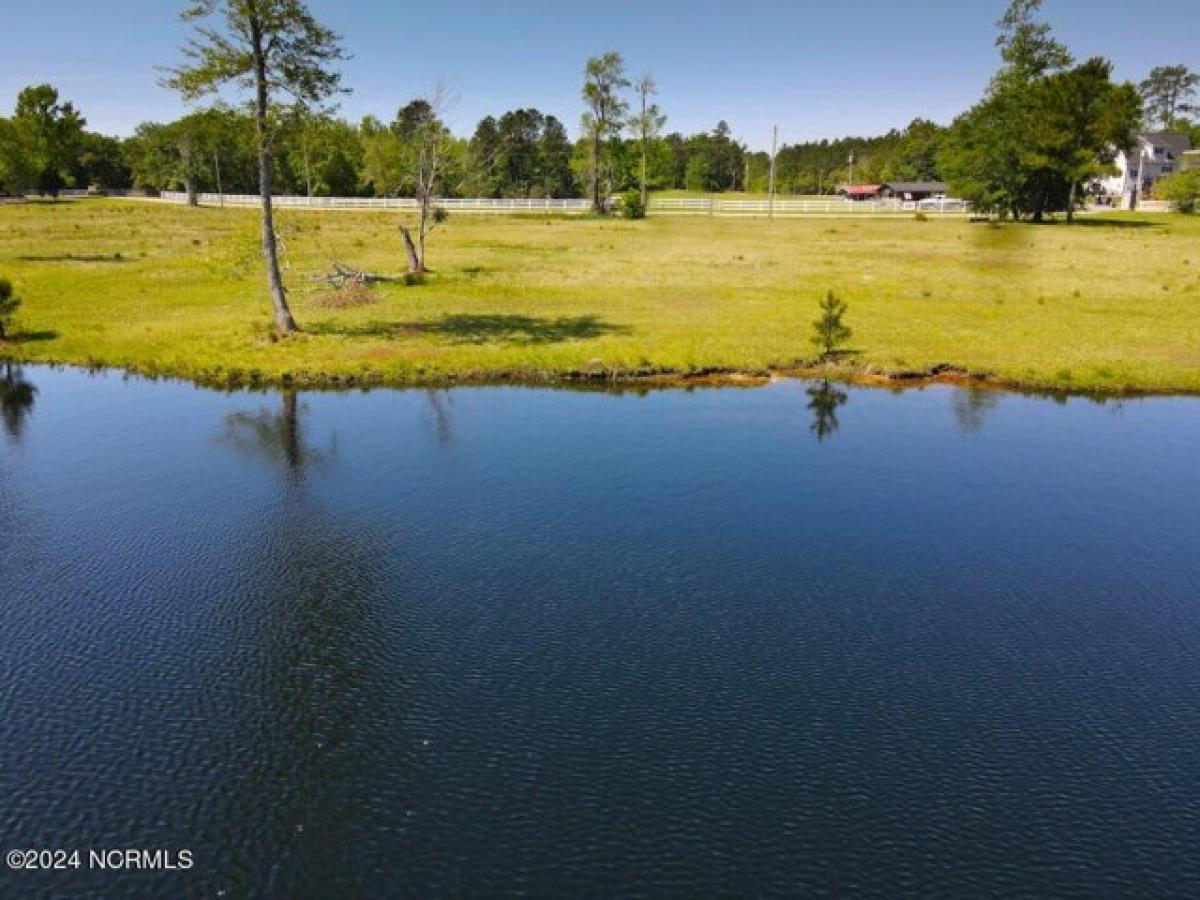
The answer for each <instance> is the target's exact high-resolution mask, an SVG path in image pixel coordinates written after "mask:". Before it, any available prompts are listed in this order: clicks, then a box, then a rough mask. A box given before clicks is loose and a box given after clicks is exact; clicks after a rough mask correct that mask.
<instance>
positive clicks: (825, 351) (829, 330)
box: [810, 291, 854, 359]
mask: <svg viewBox="0 0 1200 900" xmlns="http://www.w3.org/2000/svg"><path fill="white" fill-rule="evenodd" d="M848 309H849V306H847V304H846V301H845V300H842V299H840V298H838V297H837V296H836V295H835V294H834V293H833V291H829V292H828V293H827V294H826V295H825V299H823V300H822V301H821V304H820V310H821V315H820V316H819V317H818V318H817V319H815V320H813V331H812V337H811V338H810V340H811V341H812V344H813V346H815V347H816V348H817V349H818V350H819V351H821V358H822V359H828V358H829V357H831V356H833V354H835V353H836V352H837V351H838V348H840V347H841V346H842V345H843V344H845V343H846V342H847V341H848V340H850V338H851V337H853V336H854V332H853V331H852V330H851V329H850V326H848V325H847V324H846V323H845V322H843V321H842V319H843V318H844V317H845V315H846V312H847V310H848Z"/></svg>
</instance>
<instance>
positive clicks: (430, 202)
mask: <svg viewBox="0 0 1200 900" xmlns="http://www.w3.org/2000/svg"><path fill="white" fill-rule="evenodd" d="M425 101H426V103H427V104H428V106H429V110H428V114H427V115H424V116H422V117H421V119H420V121H418V122H417V123H416V127H415V129H414V131H413V135H412V142H413V146H412V155H411V159H412V162H411V169H412V170H411V172H410V173H408V177H409V178H411V181H412V185H413V190H414V193H415V195H416V199H417V233H416V238H415V239H414V238H413V234H412V231H411V230H410V229H409V227H408V226H407V225H403V224H402V225H401V226H400V236H401V237H402V238H403V240H404V250H405V252H406V254H407V255H408V271H409V273H410V274H413V275H424V274H425V272H426V266H425V247H426V242H427V241H428V239H429V235H430V234H432V233H433V231H434V230H435V229H436V228H437V227H438V226H439V225H441V224H442V223H443V222H445V221H446V218H447V213H446V208H445V207H444V206H441V205H439V204H438V188H439V187H440V186H441V184H442V181H443V180H444V178H445V169H446V162H447V158H448V156H449V153H450V145H451V141H452V139H451V136H450V130H449V129H448V128H447V127H446V125H445V123H444V122H443V121H442V116H443V115H445V114H446V112H447V110H448V109H449V108H450V106H451V96H450V91H449V89H448V88H447V86H446V85H445V83H444V82H439V83H438V84H437V86H436V87H435V88H434V89H433V91H432V92H431V93H430V95H429V96H428V97H426V98H425Z"/></svg>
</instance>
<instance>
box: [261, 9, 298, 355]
mask: <svg viewBox="0 0 1200 900" xmlns="http://www.w3.org/2000/svg"><path fill="white" fill-rule="evenodd" d="M251 41H252V43H253V51H254V88H255V93H254V124H255V128H256V130H257V132H258V192H259V196H260V197H261V198H262V244H263V259H264V261H265V262H266V264H267V287H268V288H269V289H270V292H271V305H272V306H273V307H274V309H275V330H276V331H278V332H279V333H280V334H290V333H292V332H294V331H298V330H299V329H298V328H297V327H296V320H295V319H294V318H292V311H291V309H289V308H288V302H287V293H286V291H285V290H284V287H283V275H282V274H281V273H280V271H279V247H278V244H277V242H276V240H275V213H274V210H273V209H272V206H271V182H272V175H273V172H272V162H271V135H270V126H269V125H268V123H267V65H266V59H265V58H264V57H263V49H262V31H261V29H260V27H259V24H258V22H257V21H255V22H254V23H252V25H251Z"/></svg>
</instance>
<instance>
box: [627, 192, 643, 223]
mask: <svg viewBox="0 0 1200 900" xmlns="http://www.w3.org/2000/svg"><path fill="white" fill-rule="evenodd" d="M621 215H623V216H624V217H625V218H626V219H644V218H646V204H645V203H643V202H642V195H641V192H640V191H626V192H625V193H624V194H622V195H621Z"/></svg>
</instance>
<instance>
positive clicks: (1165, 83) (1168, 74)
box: [1138, 65, 1200, 130]
mask: <svg viewBox="0 0 1200 900" xmlns="http://www.w3.org/2000/svg"><path fill="white" fill-rule="evenodd" d="M1197 88H1200V72H1193V71H1192V70H1191V69H1189V68H1188V67H1187V66H1185V65H1178V66H1156V67H1155V68H1153V69H1151V70H1150V75H1149V76H1148V77H1147V78H1146V80H1145V81H1143V82H1142V83H1141V84H1140V85H1138V89H1139V90H1140V91H1141V93H1142V99H1143V101H1145V104H1146V121H1147V124H1149V125H1150V126H1151V127H1154V125H1155V124H1156V123H1157V124H1160V125H1161V126H1162V127H1163V128H1165V129H1168V130H1170V129H1173V128H1175V127H1176V126H1177V125H1178V124H1179V120H1180V118H1181V117H1182V116H1186V115H1189V114H1191V113H1193V112H1197V111H1200V106H1197V105H1195V104H1194V103H1192V102H1191V98H1192V97H1193V96H1195V94H1196V89H1197Z"/></svg>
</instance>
